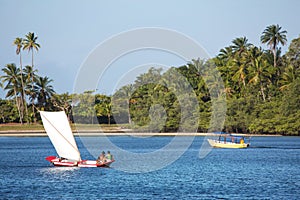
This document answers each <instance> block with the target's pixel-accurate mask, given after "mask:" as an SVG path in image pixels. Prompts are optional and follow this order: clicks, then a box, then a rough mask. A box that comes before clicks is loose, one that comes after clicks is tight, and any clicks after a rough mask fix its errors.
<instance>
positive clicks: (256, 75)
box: [249, 55, 272, 101]
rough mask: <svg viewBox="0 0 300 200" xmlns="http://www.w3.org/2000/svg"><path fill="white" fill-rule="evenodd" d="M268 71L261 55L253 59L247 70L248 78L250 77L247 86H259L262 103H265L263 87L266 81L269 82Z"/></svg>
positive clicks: (267, 66) (269, 74) (269, 75)
mask: <svg viewBox="0 0 300 200" xmlns="http://www.w3.org/2000/svg"><path fill="white" fill-rule="evenodd" d="M268 69H269V64H268V62H267V61H266V60H264V59H263V57H262V55H259V56H257V57H256V58H254V59H253V60H252V62H251V64H250V68H249V76H250V77H251V78H250V80H249V84H254V85H256V84H259V87H260V93H261V95H262V98H263V101H266V95H265V92H264V85H265V83H266V82H267V81H268V82H270V78H271V76H272V74H271V72H270V71H269V70H268Z"/></svg>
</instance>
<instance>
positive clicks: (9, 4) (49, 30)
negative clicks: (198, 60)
mask: <svg viewBox="0 0 300 200" xmlns="http://www.w3.org/2000/svg"><path fill="white" fill-rule="evenodd" d="M299 8H300V1H298V0H286V1H282V0H281V1H280V0H263V1H262V0H248V1H246V0H203V1H202V0H186V1H176V0H164V1H162V0H151V1H146V0H145V1H141V0H128V1H126V0H111V1H102V0H87V1H79V0H63V1H62V0H51V1H50V0H45V1H40V0H27V1H23V0H0V27H1V31H0V66H1V68H3V67H4V66H5V65H6V64H8V63H16V64H17V65H18V63H19V57H18V56H17V55H16V53H15V47H14V46H13V45H12V44H13V41H14V39H15V38H16V37H25V35H26V34H27V33H28V32H34V33H35V34H36V35H37V36H38V40H37V42H38V43H39V44H40V45H41V48H40V49H39V51H38V52H35V54H34V56H35V69H37V70H38V74H39V75H40V76H48V77H50V78H51V79H53V82H52V85H53V86H54V89H55V91H56V92H57V93H64V92H69V93H73V91H74V84H75V82H76V80H77V79H76V78H77V77H78V73H79V72H80V68H81V66H82V64H83V63H84V62H85V61H86V59H87V58H88V56H89V55H90V54H91V52H92V51H93V50H95V48H96V47H97V46H99V44H101V43H102V44H103V42H105V41H107V39H109V38H111V37H113V36H116V35H118V34H120V33H123V32H126V31H129V30H133V29H138V28H143V27H158V28H162V29H168V30H174V31H177V32H179V33H181V34H184V35H186V36H188V37H190V38H192V39H193V40H194V41H196V42H197V43H198V44H200V45H201V46H202V47H203V48H204V49H205V50H206V52H207V53H208V55H209V56H211V57H213V56H216V55H217V54H218V52H219V50H220V49H221V48H223V47H226V46H229V45H230V43H231V41H232V40H233V39H234V38H237V37H242V36H246V37H247V38H248V40H249V42H250V43H252V44H254V45H258V46H262V47H263V48H264V49H266V48H268V47H267V46H266V45H263V44H261V43H260V36H261V33H262V32H263V30H264V29H265V28H266V27H267V26H269V25H271V24H279V25H280V26H282V29H283V30H287V32H288V33H287V38H288V45H289V43H290V41H291V40H292V39H294V38H296V37H299V35H300V25H299V19H300V12H299V10H298V9H299ZM127 42H130V41H127ZM174 43H176V41H174ZM288 45H287V46H285V47H283V52H285V51H286V50H287V47H288ZM22 55H23V64H24V65H26V64H27V65H30V64H31V55H30V54H28V52H27V51H26V52H22ZM101 56H104V57H105V55H101ZM101 56H100V57H101ZM123 57H124V56H123ZM99 59H101V58H99ZM136 60H138V62H136ZM145 63H146V64H147V63H158V66H166V67H168V66H180V65H183V64H186V61H185V60H182V59H180V58H178V57H176V56H172V55H170V54H166V53H163V52H157V51H156V52H151V51H143V52H137V53H134V54H131V55H128V56H127V58H126V56H125V58H122V59H119V60H117V61H116V62H114V63H113V64H112V65H113V67H111V68H110V70H108V71H107V73H106V78H104V79H102V81H100V82H99V84H98V85H97V86H95V88H96V89H97V90H98V91H97V92H98V93H104V94H110V93H111V91H112V89H111V88H115V87H117V85H118V84H117V83H120V82H122V80H120V79H121V77H123V76H122V73H123V74H126V73H130V72H132V70H133V69H134V68H137V66H143V65H144V64H145ZM121 69H122V70H121ZM117 73H119V75H118V76H116V77H115V76H114V75H115V74H117ZM87 79H88V77H87ZM76 84H78V83H76ZM79 84H80V83H79ZM0 90H1V91H0V97H2V98H3V96H4V94H5V91H3V89H0Z"/></svg>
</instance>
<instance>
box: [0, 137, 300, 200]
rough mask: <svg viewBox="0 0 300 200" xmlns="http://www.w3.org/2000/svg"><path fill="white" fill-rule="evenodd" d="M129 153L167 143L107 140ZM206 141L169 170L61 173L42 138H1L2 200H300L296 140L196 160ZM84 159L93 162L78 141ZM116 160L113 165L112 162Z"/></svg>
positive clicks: (260, 142) (270, 140)
mask: <svg viewBox="0 0 300 200" xmlns="http://www.w3.org/2000/svg"><path fill="white" fill-rule="evenodd" d="M110 139H111V141H113V142H114V143H116V144H117V145H118V146H120V147H122V148H124V149H127V150H130V151H133V152H145V151H147V152H149V151H154V150H156V149H159V148H161V147H163V146H164V145H165V144H167V143H168V142H169V141H170V140H171V138H170V137H151V138H147V139H142V138H138V139H137V138H132V137H128V136H126V137H125V136H124V137H111V138H110ZM203 139H204V138H203V137H197V138H195V140H194V142H193V144H192V145H191V146H190V148H189V149H188V150H187V151H186V152H185V154H183V155H182V156H181V158H180V159H178V160H177V161H175V162H174V163H172V164H171V165H169V166H167V167H165V168H163V169H160V170H157V171H153V172H149V173H139V174H134V173H126V172H122V171H118V170H116V169H114V168H113V165H112V168H110V169H105V168H58V167H53V166H51V165H49V163H48V162H47V161H46V160H45V159H44V158H45V157H46V156H49V155H55V150H54V148H53V146H52V144H51V143H50V141H49V139H48V138H47V137H35V138H30V137H28V138H27V137H24V138H21V137H20V138H14V137H1V138H0V156H1V159H0V199H300V137H254V138H252V141H251V144H252V146H251V148H248V149H214V150H213V151H212V152H210V154H209V155H208V156H207V157H205V158H204V159H200V158H199V157H198V155H199V149H200V146H201V144H202V141H203ZM76 140H77V142H78V146H79V149H80V151H81V154H82V157H83V158H88V159H93V157H91V155H90V154H89V152H88V151H87V150H86V149H85V148H84V146H83V144H82V143H81V142H80V138H76ZM116 162H118V161H116Z"/></svg>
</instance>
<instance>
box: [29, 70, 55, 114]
mask: <svg viewBox="0 0 300 200" xmlns="http://www.w3.org/2000/svg"><path fill="white" fill-rule="evenodd" d="M52 81H53V80H52V79H49V77H47V76H45V77H38V78H37V80H36V83H35V85H34V91H35V93H36V94H37V96H36V97H37V101H38V105H39V107H40V108H41V109H42V110H43V109H44V108H45V106H46V104H47V102H48V99H50V98H51V96H52V95H53V94H55V92H54V89H53V86H52V85H50V83H51V82H52Z"/></svg>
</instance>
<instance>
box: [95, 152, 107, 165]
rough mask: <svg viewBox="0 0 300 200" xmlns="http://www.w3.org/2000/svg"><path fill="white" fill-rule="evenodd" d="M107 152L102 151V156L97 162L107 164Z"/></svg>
mask: <svg viewBox="0 0 300 200" xmlns="http://www.w3.org/2000/svg"><path fill="white" fill-rule="evenodd" d="M105 160H106V159H105V152H104V151H102V153H101V154H100V156H99V157H98V159H97V162H98V163H103V162H105Z"/></svg>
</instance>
